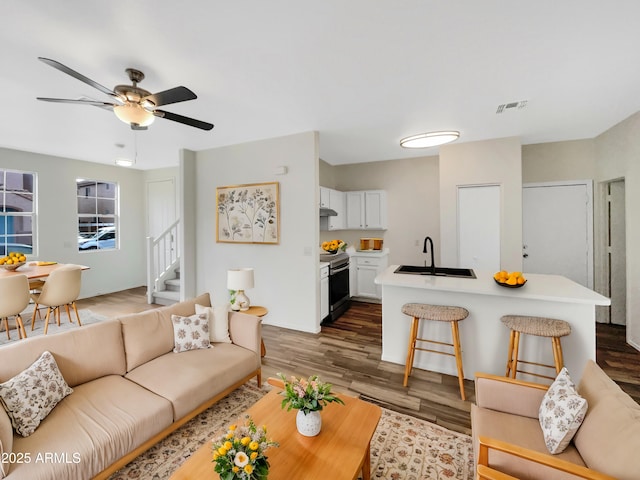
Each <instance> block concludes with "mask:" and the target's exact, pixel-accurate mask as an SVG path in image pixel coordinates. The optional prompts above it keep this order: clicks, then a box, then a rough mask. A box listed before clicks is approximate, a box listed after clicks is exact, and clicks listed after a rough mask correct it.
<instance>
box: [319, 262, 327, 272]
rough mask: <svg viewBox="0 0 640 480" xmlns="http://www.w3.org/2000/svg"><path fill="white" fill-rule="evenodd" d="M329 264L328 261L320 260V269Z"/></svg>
mask: <svg viewBox="0 0 640 480" xmlns="http://www.w3.org/2000/svg"><path fill="white" fill-rule="evenodd" d="M328 266H329V262H320V270H322V269H323V268H324V267H328Z"/></svg>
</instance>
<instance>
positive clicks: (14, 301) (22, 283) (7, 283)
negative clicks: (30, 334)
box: [0, 275, 29, 340]
mask: <svg viewBox="0 0 640 480" xmlns="http://www.w3.org/2000/svg"><path fill="white" fill-rule="evenodd" d="M27 305H29V280H28V279H27V276H26V275H11V276H10V277H2V278H0V319H1V320H2V321H3V322H4V328H5V329H6V330H7V338H8V339H9V340H11V332H10V330H9V317H15V318H16V330H18V338H27V332H26V331H25V329H24V324H23V323H22V317H21V316H20V313H21V312H22V311H23V310H24V309H25V308H27Z"/></svg>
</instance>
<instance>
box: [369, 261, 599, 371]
mask: <svg viewBox="0 0 640 480" xmlns="http://www.w3.org/2000/svg"><path fill="white" fill-rule="evenodd" d="M396 268H398V265H391V266H389V267H388V268H387V269H386V270H385V271H384V272H383V273H381V274H380V275H378V276H377V277H376V279H375V282H376V283H377V284H378V285H381V286H382V360H385V361H389V362H393V363H399V364H402V365H404V363H405V360H406V355H407V343H408V339H409V326H410V323H411V319H410V318H409V317H408V316H406V315H404V314H403V313H402V311H401V308H402V305H404V304H405V303H412V302H415V303H427V304H433V305H453V306H459V307H464V308H466V309H467V310H468V311H469V317H467V319H465V320H464V321H461V322H460V323H459V327H460V343H461V345H462V356H463V364H464V373H465V378H468V379H472V378H473V377H474V373H475V372H476V371H482V372H487V373H493V374H498V375H504V373H505V368H506V361H507V348H508V345H509V329H508V328H507V327H505V326H504V325H503V324H502V322H501V321H500V317H501V316H502V315H508V314H511V315H528V316H540V317H550V318H558V319H561V320H566V321H568V322H569V323H570V324H571V328H572V332H571V334H570V335H569V336H567V337H563V338H562V349H563V353H564V361H565V362H564V363H565V366H567V368H568V369H569V371H570V373H571V375H572V377H573V378H574V379H576V381H578V380H579V378H580V376H581V375H582V368H583V367H584V365H585V362H586V360H587V359H592V360H595V351H596V347H595V307H596V306H597V305H598V306H606V305H610V300H609V299H608V298H606V297H604V296H602V295H600V294H598V293H596V292H594V291H592V290H589V289H588V288H585V287H583V286H582V285H579V284H577V283H575V282H573V281H571V280H569V279H567V278H565V277H562V276H559V275H540V274H527V273H525V277H526V278H527V283H526V284H525V285H524V286H523V287H522V288H506V287H502V286H500V285H498V284H497V283H496V282H495V281H494V279H493V272H487V271H476V272H475V274H476V277H477V278H457V277H433V276H429V275H411V274H397V273H394V271H395V270H396ZM418 337H422V338H431V339H434V340H438V341H441V342H447V343H451V328H450V325H449V324H448V323H446V322H429V321H422V322H421V325H420V332H419V334H418ZM520 343H521V347H520V352H521V355H520V356H521V358H523V359H526V360H528V361H532V362H538V363H545V364H550V363H553V354H552V350H551V340H550V339H548V338H541V337H532V336H530V335H523V336H521V340H520ZM426 348H434V347H433V346H427V347H426ZM435 348H438V347H435ZM414 368H421V369H425V370H431V371H436V372H441V373H446V374H449V375H457V373H456V368H455V361H454V360H453V358H451V357H445V356H442V355H434V354H430V353H428V352H421V351H416V358H415V361H414ZM535 371H537V372H538V373H544V374H546V375H549V374H550V370H548V369H540V368H539V367H536V370H535ZM551 375H553V373H551ZM518 378H523V379H524V380H534V381H538V382H539V381H540V379H536V377H532V376H527V375H522V376H521V375H520V374H519V376H518Z"/></svg>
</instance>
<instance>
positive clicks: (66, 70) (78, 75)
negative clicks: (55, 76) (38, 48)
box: [38, 57, 117, 97]
mask: <svg viewBox="0 0 640 480" xmlns="http://www.w3.org/2000/svg"><path fill="white" fill-rule="evenodd" d="M38 60H41V61H43V62H44V63H46V64H47V65H50V66H52V67H53V68H55V69H57V70H60V71H61V72H64V73H66V74H67V75H71V76H72V77H73V78H76V79H78V80H80V81H81V82H84V83H86V84H87V85H91V86H92V87H93V88H97V89H98V90H100V91H101V92H102V93H105V94H107V95H109V96H112V97H116V96H117V95H116V94H115V92H113V90H110V89H108V88H107V87H105V86H103V85H100V84H99V83H98V82H95V81H93V80H91V79H90V78H89V77H85V76H84V75H82V74H81V73H78V72H76V71H75V70H72V69H71V68H69V67H67V66H66V65H63V64H61V63H60V62H56V61H55V60H51V59H50V58H44V57H38Z"/></svg>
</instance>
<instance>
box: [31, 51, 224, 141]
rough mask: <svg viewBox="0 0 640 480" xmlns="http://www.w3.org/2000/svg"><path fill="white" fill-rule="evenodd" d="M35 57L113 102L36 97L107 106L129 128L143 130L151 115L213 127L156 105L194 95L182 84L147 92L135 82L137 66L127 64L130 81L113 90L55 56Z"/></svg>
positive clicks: (139, 76) (138, 79)
mask: <svg viewBox="0 0 640 480" xmlns="http://www.w3.org/2000/svg"><path fill="white" fill-rule="evenodd" d="M38 59H39V60H40V61H42V62H44V63H46V64H47V65H49V66H51V67H53V68H55V69H56V70H60V71H61V72H63V73H66V74H67V75H70V76H72V77H73V78H75V79H76V80H80V81H81V82H84V83H86V84H87V85H90V86H92V87H93V88H95V89H97V90H100V91H101V92H102V93H104V94H105V95H108V96H110V97H111V98H112V99H113V103H110V102H100V101H97V100H85V99H79V100H78V99H76V100H73V99H66V98H44V97H38V100H42V101H45V102H55V103H74V104H80V105H93V106H95V107H100V108H106V109H110V110H113V112H114V113H115V115H116V117H118V118H119V119H120V120H122V121H123V122H125V123H127V124H129V125H130V126H131V128H132V129H133V130H146V128H147V126H149V125H151V124H152V123H153V121H154V120H155V117H159V118H166V119H167V120H171V121H173V122H177V123H182V124H183V125H188V126H190V127H195V128H199V129H201V130H211V129H212V128H213V124H211V123H208V122H203V121H201V120H196V119H194V118H189V117H185V116H182V115H178V114H176V113H171V112H166V111H163V110H159V109H158V107H160V106H162V105H168V104H170V103H178V102H186V101H187V100H194V99H196V98H198V97H197V96H196V94H195V93H193V92H192V91H191V90H189V89H188V88H186V87H183V86H180V87H175V88H170V89H169V90H164V91H162V92H158V93H150V92H148V91H147V90H144V89H142V88H140V87H138V82H141V81H142V80H143V79H144V73H142V72H141V71H140V70H136V69H135V68H127V69H126V70H125V71H126V72H127V75H128V76H129V80H131V83H132V84H133V85H117V86H116V87H115V88H114V89H113V90H110V89H108V88H107V87H105V86H103V85H100V84H99V83H98V82H95V81H93V80H91V79H90V78H88V77H85V76H84V75H82V74H81V73H78V72H76V71H75V70H72V69H71V68H69V67H67V66H66V65H63V64H62V63H60V62H57V61H56V60H51V59H50V58H44V57H38Z"/></svg>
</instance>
